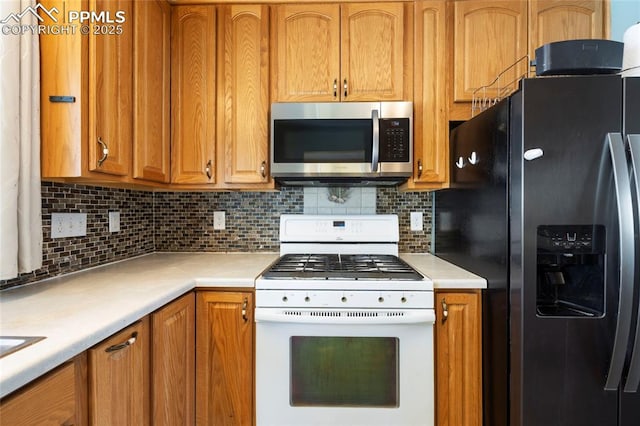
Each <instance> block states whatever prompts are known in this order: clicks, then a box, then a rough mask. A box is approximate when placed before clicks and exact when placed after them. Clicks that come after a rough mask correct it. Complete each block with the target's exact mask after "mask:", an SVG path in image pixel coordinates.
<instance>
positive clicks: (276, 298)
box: [256, 290, 433, 309]
mask: <svg viewBox="0 0 640 426" xmlns="http://www.w3.org/2000/svg"><path fill="white" fill-rule="evenodd" d="M256 307H261V308H283V307H290V308H370V309H375V308H393V309H403V308H404V309H417V308H422V309H425V308H426V309H432V308H433V292H432V291H368V290H363V291H357V290H354V291H340V290H258V291H256Z"/></svg>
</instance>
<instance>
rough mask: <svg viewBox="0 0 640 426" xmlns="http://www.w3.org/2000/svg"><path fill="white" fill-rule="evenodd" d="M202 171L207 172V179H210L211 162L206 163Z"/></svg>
mask: <svg viewBox="0 0 640 426" xmlns="http://www.w3.org/2000/svg"><path fill="white" fill-rule="evenodd" d="M204 170H205V172H207V178H208V179H211V160H209V161H207V165H206V167H205V168H204Z"/></svg>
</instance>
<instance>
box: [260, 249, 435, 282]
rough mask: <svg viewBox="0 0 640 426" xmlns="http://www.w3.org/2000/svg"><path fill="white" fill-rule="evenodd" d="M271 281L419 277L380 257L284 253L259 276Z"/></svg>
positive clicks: (391, 257) (397, 260)
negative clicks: (273, 279) (274, 279)
mask: <svg viewBox="0 0 640 426" xmlns="http://www.w3.org/2000/svg"><path fill="white" fill-rule="evenodd" d="M262 277H263V278H266V279H272V278H278V279H283V278H284V279H356V280H357V279H366V280H376V279H379V280H413V281H419V280H422V279H423V276H422V275H421V274H420V273H419V272H417V271H416V270H415V269H413V268H412V267H411V266H409V265H408V264H407V263H406V262H404V261H403V260H402V259H400V258H398V257H397V256H394V255H382V254H342V255H340V254H285V255H284V256H282V257H280V259H278V260H277V261H276V262H275V263H274V264H273V265H272V266H271V267H270V268H269V269H267V270H266V271H265V272H264V273H263V274H262Z"/></svg>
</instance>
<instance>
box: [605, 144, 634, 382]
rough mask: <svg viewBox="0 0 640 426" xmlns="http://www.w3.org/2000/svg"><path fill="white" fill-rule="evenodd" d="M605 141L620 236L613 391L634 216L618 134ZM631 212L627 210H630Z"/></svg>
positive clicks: (623, 346)
mask: <svg viewBox="0 0 640 426" xmlns="http://www.w3.org/2000/svg"><path fill="white" fill-rule="evenodd" d="M606 142H607V145H608V146H609V152H610V154H611V162H612V166H613V180H614V186H615V195H616V204H617V208H618V224H619V226H618V231H619V238H620V240H619V241H620V295H619V301H618V318H617V324H616V333H615V338H614V341H613V350H612V353H611V361H610V364H609V373H608V374H607V381H606V383H605V385H604V390H606V391H615V390H617V389H618V387H619V386H620V381H621V379H622V370H623V368H624V361H625V357H626V353H627V346H628V342H629V334H630V332H631V316H632V313H633V303H632V302H633V274H634V261H635V259H634V257H635V253H634V246H633V245H634V244H633V243H634V241H633V234H634V218H633V214H632V212H633V205H632V202H631V181H630V179H629V169H628V165H627V155H626V151H625V146H624V141H623V139H622V135H621V134H619V133H608V134H607V136H606ZM630 213H631V214H630Z"/></svg>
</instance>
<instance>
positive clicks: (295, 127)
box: [273, 119, 373, 163]
mask: <svg viewBox="0 0 640 426" xmlns="http://www.w3.org/2000/svg"><path fill="white" fill-rule="evenodd" d="M274 139H275V143H274V152H273V155H274V160H275V162H276V163H370V162H371V151H372V148H373V125H372V122H371V119H351V120H347V119H340V120H333V119H324V120H318V119H314V120H275V121H274Z"/></svg>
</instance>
